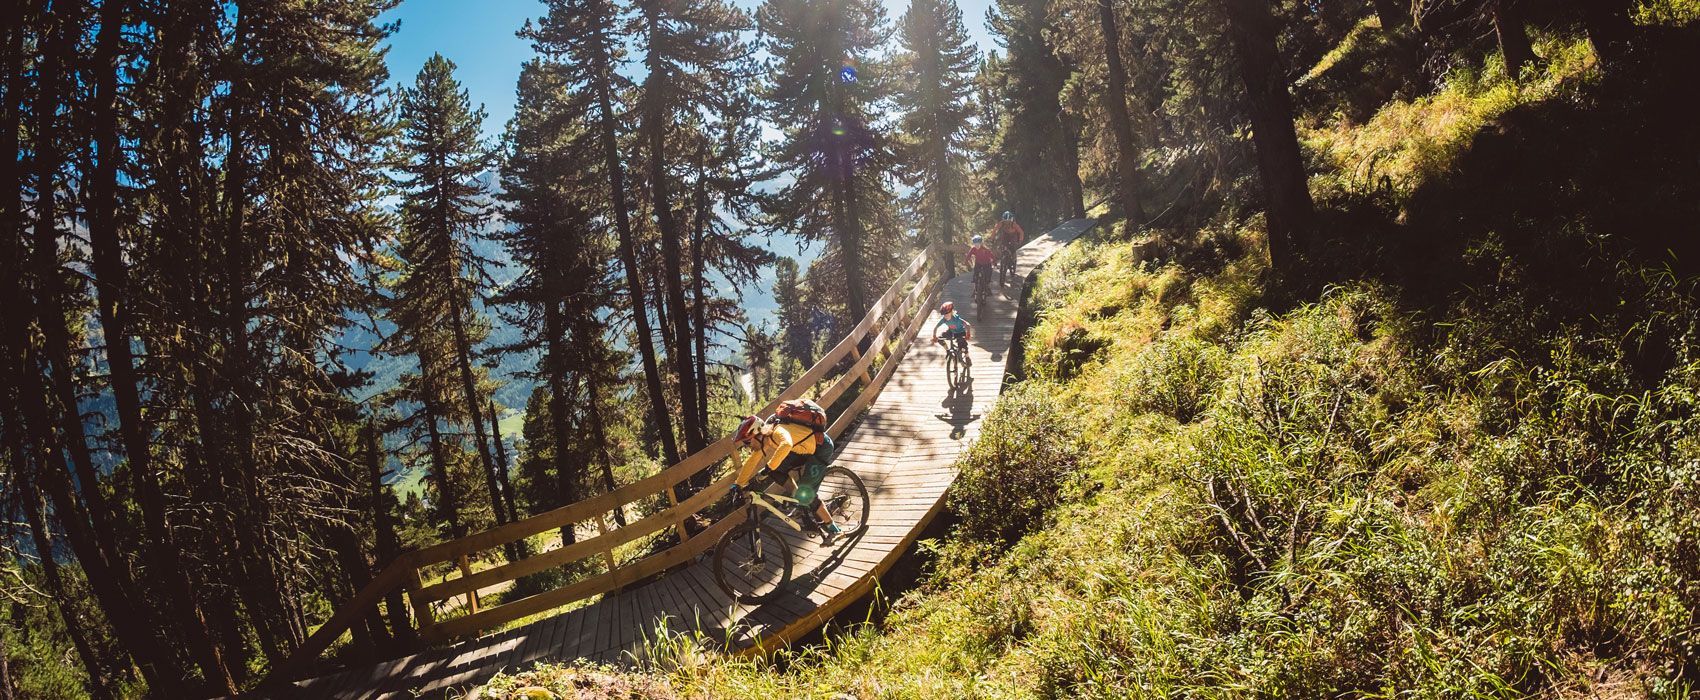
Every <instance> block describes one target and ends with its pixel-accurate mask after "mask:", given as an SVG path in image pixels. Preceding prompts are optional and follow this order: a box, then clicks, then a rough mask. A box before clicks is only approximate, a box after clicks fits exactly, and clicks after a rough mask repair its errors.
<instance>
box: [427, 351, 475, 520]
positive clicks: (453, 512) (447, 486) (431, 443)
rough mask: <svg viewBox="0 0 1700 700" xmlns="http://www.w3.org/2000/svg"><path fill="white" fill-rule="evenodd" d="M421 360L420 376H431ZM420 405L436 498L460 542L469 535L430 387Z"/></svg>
mask: <svg viewBox="0 0 1700 700" xmlns="http://www.w3.org/2000/svg"><path fill="white" fill-rule="evenodd" d="M419 360H420V362H419V373H420V374H421V375H428V373H429V372H430V371H431V368H430V365H428V364H426V362H425V358H424V357H423V356H421V357H420V358H419ZM421 381H424V382H426V383H427V384H429V381H430V380H429V379H428V378H427V377H425V376H422V377H421ZM420 404H421V405H420V411H421V413H422V414H423V415H424V417H425V432H426V438H427V447H428V448H429V449H430V452H431V471H432V473H433V474H434V475H435V476H436V477H437V498H439V499H441V500H442V504H441V506H440V507H441V508H442V510H443V511H444V515H445V516H446V517H447V518H448V521H449V534H451V535H454V537H455V539H460V538H462V537H465V536H466V524H465V523H464V522H462V521H461V519H460V504H459V500H460V499H458V498H456V497H455V491H454V484H453V483H451V482H452V479H450V478H449V461H448V455H446V454H444V452H443V434H442V432H441V431H440V430H438V428H437V417H438V416H439V415H440V414H441V409H440V407H439V406H438V405H437V401H436V398H435V397H434V396H432V392H431V390H430V389H429V388H427V389H426V390H425V392H424V398H423V400H422V401H420Z"/></svg>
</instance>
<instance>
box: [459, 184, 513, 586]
mask: <svg viewBox="0 0 1700 700" xmlns="http://www.w3.org/2000/svg"><path fill="white" fill-rule="evenodd" d="M443 206H447V205H446V204H444V205H443ZM450 259H451V260H453V259H454V258H453V256H451V257H450ZM458 268H459V266H458V265H454V264H451V265H450V266H449V270H448V271H447V272H448V274H449V278H448V284H449V288H450V289H451V290H452V289H457V288H459V287H460V275H459V269H458ZM450 294H451V301H450V302H449V317H450V321H449V326H450V329H451V330H452V331H453V333H454V339H455V368H456V369H457V370H458V371H459V372H460V388H461V393H462V396H464V397H465V398H464V400H465V402H466V415H467V417H468V418H471V419H472V437H473V439H474V440H476V441H477V442H478V463H479V464H480V465H482V466H483V467H484V482H485V486H486V488H488V489H489V491H490V508H491V510H493V511H494V512H495V515H496V524H497V525H501V524H504V523H508V522H511V521H512V520H513V518H512V516H510V515H509V514H508V509H507V502H506V501H505V500H504V498H503V495H502V484H501V478H500V476H499V475H497V474H496V459H495V457H494V456H492V455H491V454H490V445H489V443H488V442H486V441H485V440H486V437H487V435H488V434H487V433H485V432H484V410H483V408H482V404H483V403H484V402H483V401H481V400H479V395H478V380H477V378H476V377H475V376H473V373H472V341H471V340H470V339H469V338H468V336H467V332H466V318H465V314H464V313H463V312H464V311H467V310H469V309H470V308H471V307H472V300H471V299H470V298H468V297H470V296H471V295H467V297H461V296H460V295H457V294H454V293H453V292H451V293H450ZM502 551H503V553H504V554H505V555H506V556H507V559H508V561H515V560H517V559H518V558H519V554H518V552H517V551H516V549H515V546H514V543H512V542H508V543H506V544H504V545H503V546H502Z"/></svg>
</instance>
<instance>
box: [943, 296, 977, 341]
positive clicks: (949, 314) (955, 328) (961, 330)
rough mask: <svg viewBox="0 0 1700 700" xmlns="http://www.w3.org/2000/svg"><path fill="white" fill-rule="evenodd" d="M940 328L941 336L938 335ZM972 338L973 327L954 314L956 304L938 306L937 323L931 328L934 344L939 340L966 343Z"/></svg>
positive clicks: (946, 303) (951, 302)
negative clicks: (942, 330)
mask: <svg viewBox="0 0 1700 700" xmlns="http://www.w3.org/2000/svg"><path fill="white" fill-rule="evenodd" d="M940 328H943V329H944V333H943V334H940V333H939V329H940ZM973 337H974V326H973V325H972V324H970V323H968V319H965V318H963V317H962V316H960V315H958V314H957V313H956V302H954V301H947V302H945V303H943V304H940V305H939V322H938V325H935V326H933V342H934V343H937V342H939V341H940V340H947V341H953V342H956V343H967V342H968V341H969V340H970V339H972V338H973Z"/></svg>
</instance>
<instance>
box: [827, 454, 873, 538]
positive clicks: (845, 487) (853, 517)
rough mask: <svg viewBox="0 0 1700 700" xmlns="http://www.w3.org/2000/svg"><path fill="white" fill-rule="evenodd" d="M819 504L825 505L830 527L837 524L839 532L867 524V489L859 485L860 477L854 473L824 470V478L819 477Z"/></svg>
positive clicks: (835, 469)
mask: <svg viewBox="0 0 1700 700" xmlns="http://www.w3.org/2000/svg"><path fill="white" fill-rule="evenodd" d="M819 494H820V495H819V496H818V498H820V502H821V503H824V504H826V513H827V515H829V516H831V517H832V524H834V525H837V526H838V529H839V530H840V531H842V532H855V531H856V530H859V529H861V528H862V526H863V525H866V524H867V522H868V511H869V509H870V508H872V506H873V503H872V501H871V499H869V498H868V487H867V485H866V484H863V483H862V477H859V476H856V472H853V471H850V470H849V469H846V468H844V467H827V468H826V475H825V476H823V477H821V482H820V491H819Z"/></svg>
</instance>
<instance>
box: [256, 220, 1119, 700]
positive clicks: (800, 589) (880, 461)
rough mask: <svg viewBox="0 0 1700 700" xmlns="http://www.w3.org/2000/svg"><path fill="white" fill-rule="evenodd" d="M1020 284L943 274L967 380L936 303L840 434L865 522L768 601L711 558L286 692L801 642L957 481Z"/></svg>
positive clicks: (1055, 242) (900, 547)
mask: <svg viewBox="0 0 1700 700" xmlns="http://www.w3.org/2000/svg"><path fill="white" fill-rule="evenodd" d="M1090 227H1091V224H1090V222H1088V221H1086V220H1074V221H1070V222H1067V223H1064V224H1063V225H1061V226H1059V227H1057V228H1056V229H1054V230H1052V231H1050V232H1049V233H1046V234H1044V235H1042V236H1039V237H1038V238H1036V239H1034V240H1033V241H1031V242H1029V243H1028V244H1027V245H1026V246H1024V247H1023V248H1022V249H1021V254H1020V257H1019V259H1018V268H1017V273H1018V275H1019V276H1020V277H1021V278H1022V279H1025V277H1026V275H1027V274H1028V273H1029V272H1031V271H1032V270H1033V268H1034V267H1036V266H1037V265H1038V264H1039V263H1041V262H1043V261H1044V260H1045V259H1046V258H1048V257H1050V256H1051V254H1052V253H1055V252H1056V251H1057V250H1058V249H1060V248H1061V247H1062V246H1063V245H1064V244H1067V243H1068V242H1070V241H1072V240H1074V239H1075V238H1077V237H1079V236H1080V235H1081V234H1082V233H1084V232H1086V231H1087V230H1088V229H1089V228H1090ZM1020 290H1021V285H1019V284H1012V285H1010V286H1008V287H1003V288H1001V289H999V288H998V287H997V286H996V284H995V281H994V286H993V294H992V296H993V300H992V302H991V303H990V304H988V305H987V308H986V310H985V312H984V313H983V314H979V313H976V310H974V309H973V308H972V307H973V304H972V303H971V301H970V299H971V297H972V291H973V280H972V275H970V274H962V275H958V276H957V277H956V278H955V279H952V280H950V281H948V282H946V283H945V285H944V287H943V290H942V291H941V292H940V297H939V299H935V300H934V301H933V303H932V305H933V306H935V307H936V306H937V303H938V301H940V300H942V299H950V300H954V301H956V303H957V307H958V309H959V310H960V311H962V312H963V314H964V316H965V317H966V318H968V319H969V320H970V321H971V322H973V323H974V327H975V339H974V342H973V343H972V344H971V346H972V350H971V352H972V357H973V368H972V369H971V370H970V372H969V375H970V377H969V379H970V380H969V381H963V382H958V383H957V384H956V385H955V386H953V385H952V384H951V382H950V381H949V380H947V378H946V376H945V367H944V351H943V348H942V347H940V346H937V345H933V344H931V343H926V342H924V341H925V339H926V338H929V337H930V336H931V334H932V329H933V326H934V325H935V324H936V323H937V322H938V316H937V309H936V308H934V309H933V311H932V315H931V316H930V317H929V318H928V319H927V321H926V322H925V323H924V324H923V325H922V326H921V330H920V333H921V341H917V342H916V344H915V345H913V346H912V347H911V349H910V350H909V352H908V353H907V354H906V355H905V356H903V357H901V358H899V359H898V360H897V361H898V362H899V363H900V364H899V365H898V366H897V367H896V369H895V372H894V373H893V374H892V376H891V379H890V381H889V382H888V383H887V384H886V386H885V388H884V390H883V392H882V393H881V394H880V395H879V397H878V398H877V399H876V400H875V401H874V403H873V404H872V405H871V406H870V407H869V409H868V411H867V413H866V414H865V415H864V416H863V417H862V418H861V420H859V421H858V422H857V423H856V424H855V426H854V427H853V428H851V430H850V432H849V433H847V434H846V435H844V436H842V438H841V439H840V440H839V441H838V444H839V452H838V455H837V456H836V458H835V463H836V464H839V465H843V466H846V467H849V468H850V469H853V470H855V472H856V473H857V474H859V475H861V477H862V478H863V479H864V480H865V481H866V482H867V486H868V490H869V492H870V493H871V496H872V511H871V514H870V515H869V522H868V527H867V529H866V530H865V531H863V532H862V533H861V534H859V535H857V536H856V537H853V538H849V539H847V540H844V541H841V542H839V543H837V544H836V545H835V546H832V547H827V548H823V547H820V546H819V544H818V542H817V541H816V540H813V539H807V540H803V539H793V541H792V544H793V546H794V547H796V549H795V550H794V551H795V552H796V553H797V555H798V556H797V561H796V566H795V574H794V578H793V580H792V581H791V583H790V584H788V586H787V587H786V589H785V591H784V592H783V593H782V594H781V595H780V597H779V598H778V599H776V600H774V601H772V602H769V603H766V604H764V605H761V606H747V605H739V604H736V603H734V602H733V601H731V600H730V599H729V598H728V597H727V596H726V595H725V594H724V593H722V592H721V591H720V589H719V588H718V587H716V586H715V584H714V581H713V578H712V574H711V573H710V571H709V566H708V557H707V556H698V557H696V558H695V559H694V560H692V561H691V562H690V563H688V564H686V565H684V566H680V567H678V568H675V569H673V570H671V571H669V572H667V573H665V574H663V575H662V576H661V577H659V578H658V579H655V580H653V581H652V582H649V583H647V584H644V585H640V586H637V587H633V588H628V589H626V590H624V591H622V592H619V593H616V594H610V595H607V596H603V597H602V598H601V599H599V600H597V601H595V602H594V603H591V604H589V605H585V606H583V607H580V608H577V609H575V610H573V611H571V612H568V613H565V614H562V615H557V616H555V617H551V618H548V619H544V620H540V621H538V622H534V623H532V624H529V625H526V626H524V627H520V628H517V629H513V630H509V631H506V632H501V633H497V634H492V635H488V636H485V637H481V638H477V639H472V640H467V641H465V642H461V643H458V644H455V645H453V646H449V647H445V648H441V649H436V650H431V651H426V652H423V653H420V654H416V655H413V656H407V657H403V658H399V659H395V660H392V661H388V662H384V663H380V664H377V665H375V666H370V667H366V668H358V669H352V670H349V671H345V672H343V673H339V674H335V675H331V676H325V677H321V678H315V679H311V680H306V681H301V682H298V683H296V684H295V685H294V686H293V691H294V692H293V693H290V694H289V695H291V696H294V697H311V698H322V697H334V698H350V699H353V698H361V699H364V698H391V697H394V698H406V697H414V696H415V695H417V694H423V695H434V694H442V693H444V692H445V691H447V690H449V689H452V688H462V687H465V686H467V685H470V684H473V683H477V682H479V681H482V680H484V679H487V678H489V677H490V676H492V675H494V674H495V673H497V672H498V671H509V672H513V671H517V670H522V669H525V668H528V667H530V666H531V665H532V664H533V663H534V662H539V661H570V660H574V659H589V660H592V661H601V662H610V663H622V662H627V661H631V660H634V659H639V658H641V655H642V654H643V650H644V648H645V639H646V637H652V636H653V630H655V629H656V628H658V627H660V626H661V625H666V627H667V629H671V630H684V629H696V630H700V631H701V632H702V633H703V634H704V635H706V636H707V637H708V638H709V639H712V640H721V641H724V642H725V644H726V645H727V646H728V647H729V648H733V649H750V648H754V647H761V648H772V647H773V646H777V645H780V644H784V643H787V642H790V641H793V640H795V639H797V638H799V637H801V636H802V635H804V634H806V633H808V632H809V631H810V630H813V629H814V628H816V627H819V626H820V625H821V624H823V623H824V622H825V621H826V620H828V619H830V618H831V617H832V616H833V615H835V614H837V613H838V612H839V611H841V610H843V609H844V608H845V607H846V606H848V605H850V604H851V603H854V602H856V601H857V600H860V599H862V598H863V597H865V596H866V595H867V594H868V593H869V592H871V591H872V590H873V588H874V586H875V584H876V582H877V580H878V578H879V576H880V575H881V574H883V573H885V572H886V571H887V570H889V569H890V568H891V566H892V565H893V564H895V563H896V562H897V560H898V559H899V558H901V557H902V556H903V554H904V553H905V551H907V550H908V548H909V546H910V545H911V544H913V543H914V540H915V538H916V537H917V536H918V535H919V534H920V533H921V531H922V530H923V529H925V528H926V526H927V524H928V523H929V522H930V521H931V520H932V519H933V517H934V516H935V515H937V514H938V512H939V511H940V510H941V509H942V508H943V507H944V494H945V489H946V488H948V487H949V486H950V484H951V481H952V480H954V479H955V478H956V471H955V463H956V459H957V457H958V456H960V455H961V454H962V451H963V450H964V449H965V448H966V447H967V445H968V444H969V443H970V442H971V441H972V440H973V439H974V438H975V436H976V435H978V433H979V429H980V421H981V418H982V417H983V416H984V415H985V412H986V411H987V409H989V408H990V407H991V405H992V403H993V402H994V401H996V400H997V397H998V394H999V392H1000V391H1001V389H1002V387H1003V379H1004V376H1003V374H1004V361H1005V357H1006V354H1007V353H1008V351H1009V344H1010V340H1011V335H1012V333H1013V331H1014V327H1015V316H1016V307H1017V304H1018V302H1019V299H1018V298H1017V297H1018V295H1019V294H1020Z"/></svg>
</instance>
